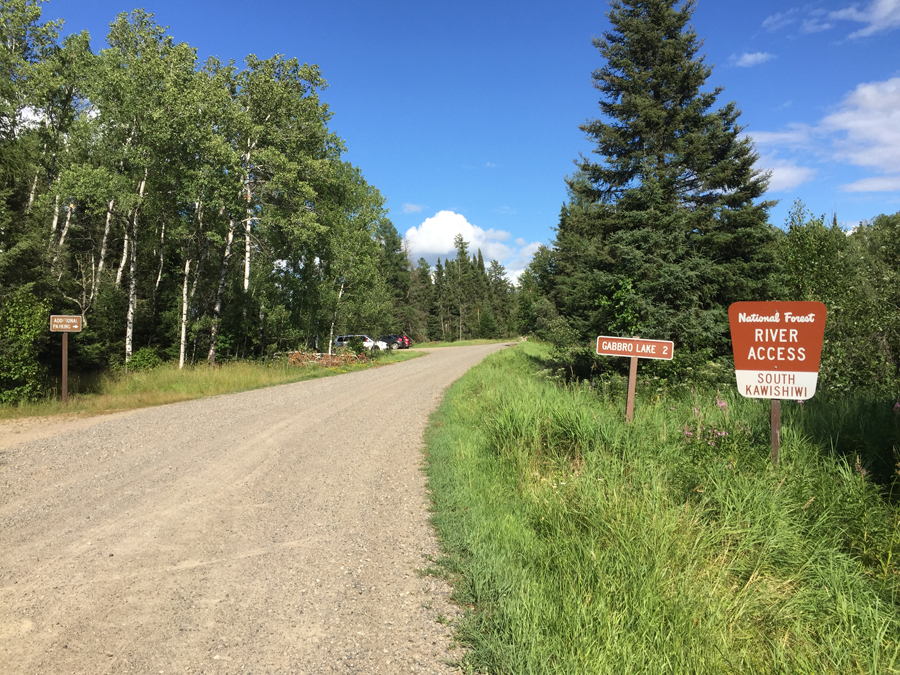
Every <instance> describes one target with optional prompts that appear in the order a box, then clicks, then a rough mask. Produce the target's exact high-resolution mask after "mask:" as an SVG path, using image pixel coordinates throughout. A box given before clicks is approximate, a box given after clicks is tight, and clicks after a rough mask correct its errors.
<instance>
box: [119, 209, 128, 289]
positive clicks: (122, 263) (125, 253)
mask: <svg viewBox="0 0 900 675" xmlns="http://www.w3.org/2000/svg"><path fill="white" fill-rule="evenodd" d="M128 217H129V218H130V217H131V213H129V214H128ZM128 243H129V236H128V225H125V239H124V241H123V242H122V260H121V261H120V262H119V269H118V270H117V271H116V288H118V287H119V286H120V285H121V284H122V272H123V271H124V269H125V263H127V262H128Z"/></svg>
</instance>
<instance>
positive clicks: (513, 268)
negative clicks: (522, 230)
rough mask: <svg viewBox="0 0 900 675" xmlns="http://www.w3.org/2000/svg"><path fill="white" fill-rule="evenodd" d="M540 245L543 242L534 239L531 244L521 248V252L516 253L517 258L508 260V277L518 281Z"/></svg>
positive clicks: (506, 266)
mask: <svg viewBox="0 0 900 675" xmlns="http://www.w3.org/2000/svg"><path fill="white" fill-rule="evenodd" d="M517 241H518V240H517ZM540 247H541V243H540V242H539V241H533V242H531V243H530V244H526V245H524V246H523V247H522V248H521V249H519V252H518V253H517V254H516V256H515V258H513V259H512V260H510V261H508V262H507V263H506V265H504V267H505V268H506V276H507V278H508V279H510V280H511V281H518V279H519V277H520V276H521V274H522V272H524V271H525V269H526V268H527V267H528V265H529V263H531V259H532V258H533V257H534V254H535V253H537V250H538V249H539V248H540Z"/></svg>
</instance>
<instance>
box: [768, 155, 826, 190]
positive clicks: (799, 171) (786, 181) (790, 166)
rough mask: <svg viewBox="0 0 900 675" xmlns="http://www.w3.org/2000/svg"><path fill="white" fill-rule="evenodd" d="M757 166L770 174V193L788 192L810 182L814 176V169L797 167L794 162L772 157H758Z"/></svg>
mask: <svg viewBox="0 0 900 675" xmlns="http://www.w3.org/2000/svg"><path fill="white" fill-rule="evenodd" d="M759 166H760V167H761V168H762V169H763V170H764V171H771V172H772V175H771V177H770V178H769V191H771V192H788V191H790V190H793V189H794V188H796V187H799V186H800V185H803V183H806V182H807V181H810V180H812V178H813V177H814V176H815V175H816V169H813V168H810V167H807V166H798V165H797V164H796V163H795V162H791V161H789V160H785V159H777V158H776V157H775V156H774V155H766V156H762V157H760V158H759Z"/></svg>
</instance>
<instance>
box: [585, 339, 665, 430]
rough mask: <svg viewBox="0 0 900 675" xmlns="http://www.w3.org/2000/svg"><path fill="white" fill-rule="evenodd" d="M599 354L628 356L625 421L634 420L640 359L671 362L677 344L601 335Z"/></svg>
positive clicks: (598, 342) (598, 343)
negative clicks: (629, 361) (635, 393)
mask: <svg viewBox="0 0 900 675" xmlns="http://www.w3.org/2000/svg"><path fill="white" fill-rule="evenodd" d="M597 353H598V354H599V355H600V356H628V357H630V358H631V366H630V368H629V369H628V397H627V398H626V399H625V421H626V422H631V420H632V419H633V418H634V392H635V389H636V388H637V366H638V359H664V360H666V361H671V360H672V357H673V356H674V355H675V343H673V342H669V341H668V340H642V339H640V338H620V337H610V336H608V335H601V336H599V337H598V338H597Z"/></svg>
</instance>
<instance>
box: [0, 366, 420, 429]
mask: <svg viewBox="0 0 900 675" xmlns="http://www.w3.org/2000/svg"><path fill="white" fill-rule="evenodd" d="M417 356H421V354H417V353H415V352H407V351H402V352H401V351H393V352H385V353H383V354H381V355H379V357H378V359H376V360H373V361H370V362H367V363H360V364H354V365H344V366H339V367H332V368H324V367H321V366H317V365H309V366H289V365H286V364H284V363H280V362H276V363H258V362H248V361H238V362H232V363H223V364H221V365H220V366H217V367H215V368H210V367H208V366H206V365H202V366H192V367H186V368H185V369H184V370H179V369H178V367H177V365H174V364H164V365H162V366H160V367H158V368H154V369H153V370H148V371H141V372H131V373H114V374H106V375H102V376H99V377H93V378H90V379H88V378H84V379H79V378H78V377H77V376H73V377H72V378H71V381H70V390H74V392H75V393H71V392H70V394H69V401H68V403H66V404H63V403H62V402H61V401H60V400H59V399H58V398H57V397H58V393H54V396H53V397H52V398H51V397H48V398H47V399H46V400H43V401H39V402H36V403H28V404H22V405H18V406H0V419H12V418H19V417H38V416H48V415H62V414H66V415H71V414H79V415H98V414H102V413H108V412H114V411H117V410H131V409H134V408H145V407H149V406H156V405H165V404H167V403H177V402H179V401H187V400H190V399H195V398H202V397H204V396H215V395H217V394H229V393H234V392H238V391H247V390H250V389H260V388H263V387H271V386H274V385H278V384H288V383H291V382H301V381H304V380H311V379H316V378H320V377H329V376H332V375H340V374H342V373H348V372H352V371H356V370H365V369H367V368H373V367H377V366H381V365H386V364H390V363H395V362H397V361H405V360H407V359H412V358H416V357H417Z"/></svg>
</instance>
